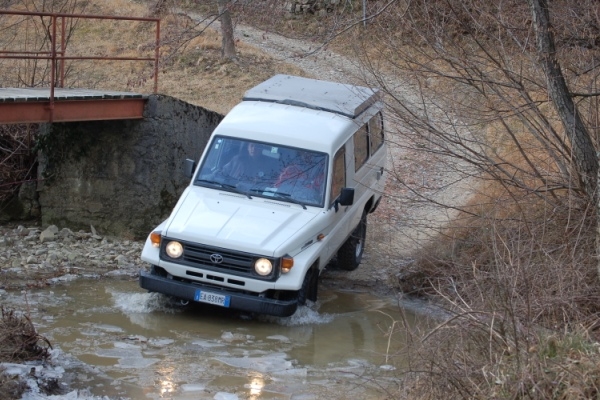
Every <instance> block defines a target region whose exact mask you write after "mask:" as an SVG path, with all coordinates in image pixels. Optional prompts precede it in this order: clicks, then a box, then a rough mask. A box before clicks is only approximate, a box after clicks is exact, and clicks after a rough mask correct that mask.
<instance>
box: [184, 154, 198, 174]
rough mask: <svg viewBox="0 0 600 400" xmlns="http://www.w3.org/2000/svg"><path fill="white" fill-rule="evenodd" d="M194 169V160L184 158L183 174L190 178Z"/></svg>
mask: <svg viewBox="0 0 600 400" xmlns="http://www.w3.org/2000/svg"><path fill="white" fill-rule="evenodd" d="M195 170H196V161H194V160H190V159H189V158H186V159H185V165H184V172H185V176H186V177H188V178H191V177H192V176H194V171H195Z"/></svg>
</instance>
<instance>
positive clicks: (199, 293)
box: [194, 289, 230, 307]
mask: <svg viewBox="0 0 600 400" xmlns="http://www.w3.org/2000/svg"><path fill="white" fill-rule="evenodd" d="M194 300H195V301H198V302H200V303H208V304H214V305H216V306H221V307H229V300H230V297H229V296H225V295H222V294H216V293H211V292H205V291H203V290H200V289H196V293H195V294H194Z"/></svg>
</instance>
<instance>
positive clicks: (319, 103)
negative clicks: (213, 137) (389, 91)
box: [243, 74, 379, 118]
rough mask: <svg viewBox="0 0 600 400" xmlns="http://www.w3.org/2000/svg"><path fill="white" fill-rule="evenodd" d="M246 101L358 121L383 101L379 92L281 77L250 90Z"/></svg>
mask: <svg viewBox="0 0 600 400" xmlns="http://www.w3.org/2000/svg"><path fill="white" fill-rule="evenodd" d="M243 100H245V101H265V102H272V103H281V104H288V105H294V106H299V107H305V108H311V109H315V110H322V111H328V112H332V113H335V114H340V115H344V116H346V117H349V118H356V117H357V116H358V115H360V114H361V113H362V112H363V111H364V110H366V109H367V108H368V107H369V106H371V105H372V104H374V103H375V102H377V101H378V100H379V91H378V90H377V89H370V88H367V87H363V86H355V85H349V84H343V83H336V82H330V81H321V80H317V79H309V78H302V77H299V76H291V75H282V74H280V75H275V76H273V77H272V78H270V79H268V80H266V81H264V82H262V83H260V84H259V85H257V86H255V87H253V88H252V89H250V90H248V91H247V92H246V93H245V94H244V97H243Z"/></svg>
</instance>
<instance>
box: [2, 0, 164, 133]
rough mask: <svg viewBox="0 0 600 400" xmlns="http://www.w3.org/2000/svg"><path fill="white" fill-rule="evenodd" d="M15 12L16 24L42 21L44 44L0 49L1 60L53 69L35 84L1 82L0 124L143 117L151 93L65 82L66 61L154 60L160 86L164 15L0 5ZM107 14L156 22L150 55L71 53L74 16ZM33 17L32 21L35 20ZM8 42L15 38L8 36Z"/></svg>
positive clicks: (117, 18)
mask: <svg viewBox="0 0 600 400" xmlns="http://www.w3.org/2000/svg"><path fill="white" fill-rule="evenodd" d="M3 16H12V17H13V18H15V26H17V25H19V24H21V25H28V24H29V25H31V24H32V23H38V24H41V26H43V28H44V29H41V30H40V31H42V32H44V34H45V37H44V40H45V42H44V43H43V50H35V51H28V50H22V49H16V50H14V49H1V48H0V61H4V60H21V61H23V60H29V61H33V62H45V63H47V64H49V65H48V67H49V68H48V70H49V73H48V74H47V76H46V77H45V79H44V80H43V82H41V83H39V84H37V85H36V87H13V88H7V87H2V88H0V124H19V123H43V122H49V123H52V122H75V121H98V120H120V119H141V118H142V117H143V116H142V114H143V110H144V105H145V103H146V101H147V99H148V96H147V95H144V94H140V93H132V92H120V91H113V90H102V89H86V88H65V80H66V68H65V64H66V62H67V61H70V62H76V61H82V60H91V61H93V62H102V61H134V62H145V63H148V62H150V63H152V65H153V68H152V72H151V76H152V79H153V80H154V90H153V93H156V92H157V90H158V63H159V48H160V19H157V18H137V17H122V16H102V15H82V14H63V13H44V12H21V11H9V10H0V17H3ZM81 20H109V21H140V22H147V23H151V24H154V25H155V38H154V46H153V47H154V49H153V56H152V57H149V56H147V57H143V56H139V57H119V56H107V55H93V56H90V55H70V54H68V53H67V41H68V37H69V35H70V32H69V31H68V30H67V26H69V25H71V24H69V22H70V21H81ZM31 21H34V22H31ZM8 43H12V42H10V41H8Z"/></svg>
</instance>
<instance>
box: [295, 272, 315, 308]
mask: <svg viewBox="0 0 600 400" xmlns="http://www.w3.org/2000/svg"><path fill="white" fill-rule="evenodd" d="M318 271H319V270H318V269H316V268H311V269H309V270H308V271H306V275H305V276H304V281H302V288H300V290H299V291H298V304H299V305H301V306H303V305H305V304H306V301H307V300H310V301H313V302H314V301H317V288H318V284H319V282H318V281H319V272H318Z"/></svg>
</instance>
